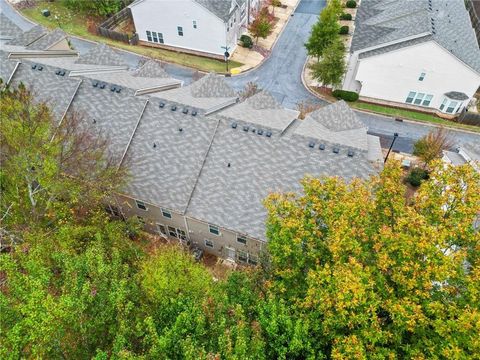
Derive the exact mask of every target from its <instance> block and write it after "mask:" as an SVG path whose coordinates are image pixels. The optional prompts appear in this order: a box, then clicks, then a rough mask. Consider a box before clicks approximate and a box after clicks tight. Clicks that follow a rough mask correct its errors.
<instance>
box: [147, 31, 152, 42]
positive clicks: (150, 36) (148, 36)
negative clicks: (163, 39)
mask: <svg viewBox="0 0 480 360" xmlns="http://www.w3.org/2000/svg"><path fill="white" fill-rule="evenodd" d="M147 40H148V41H152V33H151V32H150V31H148V30H147Z"/></svg>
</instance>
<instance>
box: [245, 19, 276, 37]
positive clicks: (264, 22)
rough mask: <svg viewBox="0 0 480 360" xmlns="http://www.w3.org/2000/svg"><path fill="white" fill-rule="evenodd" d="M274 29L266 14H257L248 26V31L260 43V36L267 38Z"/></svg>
mask: <svg viewBox="0 0 480 360" xmlns="http://www.w3.org/2000/svg"><path fill="white" fill-rule="evenodd" d="M272 30H273V25H272V23H271V21H270V20H269V19H268V18H267V17H266V16H257V17H256V18H255V20H253V21H252V22H251V24H250V25H249V26H248V31H249V32H250V34H252V36H253V37H254V38H255V43H258V39H259V38H262V39H265V38H266V37H267V36H268V35H270V34H271V33H272Z"/></svg>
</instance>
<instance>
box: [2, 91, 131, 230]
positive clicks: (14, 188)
mask: <svg viewBox="0 0 480 360" xmlns="http://www.w3.org/2000/svg"><path fill="white" fill-rule="evenodd" d="M0 120H1V124H2V131H1V133H0V142H1V144H2V154H1V158H0V160H1V167H0V181H1V190H2V201H1V203H0V218H1V219H2V222H3V224H4V225H5V226H7V227H10V229H11V230H15V229H24V228H25V227H30V226H44V225H46V224H49V226H54V225H55V224H58V223H59V222H60V221H69V219H73V218H81V217H85V216H88V214H89V212H91V211H94V210H96V209H97V207H98V204H99V203H101V202H103V201H106V200H107V198H108V197H109V196H110V195H111V194H112V193H114V191H115V190H117V189H118V188H119V187H120V186H122V185H123V183H124V181H125V179H126V178H127V176H126V175H127V174H126V173H127V171H126V169H125V168H122V169H117V164H118V159H116V158H114V157H112V156H109V155H108V142H107V141H106V140H105V139H103V138H101V137H100V136H96V134H94V133H91V132H90V131H89V130H88V129H85V127H84V126H82V125H83V124H84V121H83V120H84V119H83V117H82V115H81V114H78V113H69V114H68V115H67V116H66V117H65V118H64V119H63V121H62V122H61V124H60V125H58V124H57V123H56V122H55V120H54V118H53V116H52V114H51V112H50V109H49V108H48V107H47V106H46V104H37V103H36V102H35V101H34V99H33V96H32V94H31V93H30V91H29V90H28V89H26V88H25V87H23V86H20V87H19V88H18V89H5V90H4V91H2V92H1V93H0Z"/></svg>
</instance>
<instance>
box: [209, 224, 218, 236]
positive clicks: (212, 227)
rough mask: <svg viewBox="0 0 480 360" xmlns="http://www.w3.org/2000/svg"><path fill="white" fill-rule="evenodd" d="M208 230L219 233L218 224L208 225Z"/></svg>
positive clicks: (215, 233)
mask: <svg viewBox="0 0 480 360" xmlns="http://www.w3.org/2000/svg"><path fill="white" fill-rule="evenodd" d="M208 231H210V233H211V234H214V235H217V236H218V235H220V230H219V229H218V226H214V225H208Z"/></svg>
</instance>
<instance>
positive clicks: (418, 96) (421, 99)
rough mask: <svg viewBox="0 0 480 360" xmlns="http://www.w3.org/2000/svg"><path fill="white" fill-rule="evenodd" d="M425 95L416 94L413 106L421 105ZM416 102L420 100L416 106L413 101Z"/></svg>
mask: <svg viewBox="0 0 480 360" xmlns="http://www.w3.org/2000/svg"><path fill="white" fill-rule="evenodd" d="M420 95H423V96H422V97H420ZM425 95H427V94H425V93H417V96H415V99H414V100H413V105H421V104H422V101H423V99H424V98H425ZM417 100H420V102H419V103H418V104H417V103H415V101H417Z"/></svg>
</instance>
